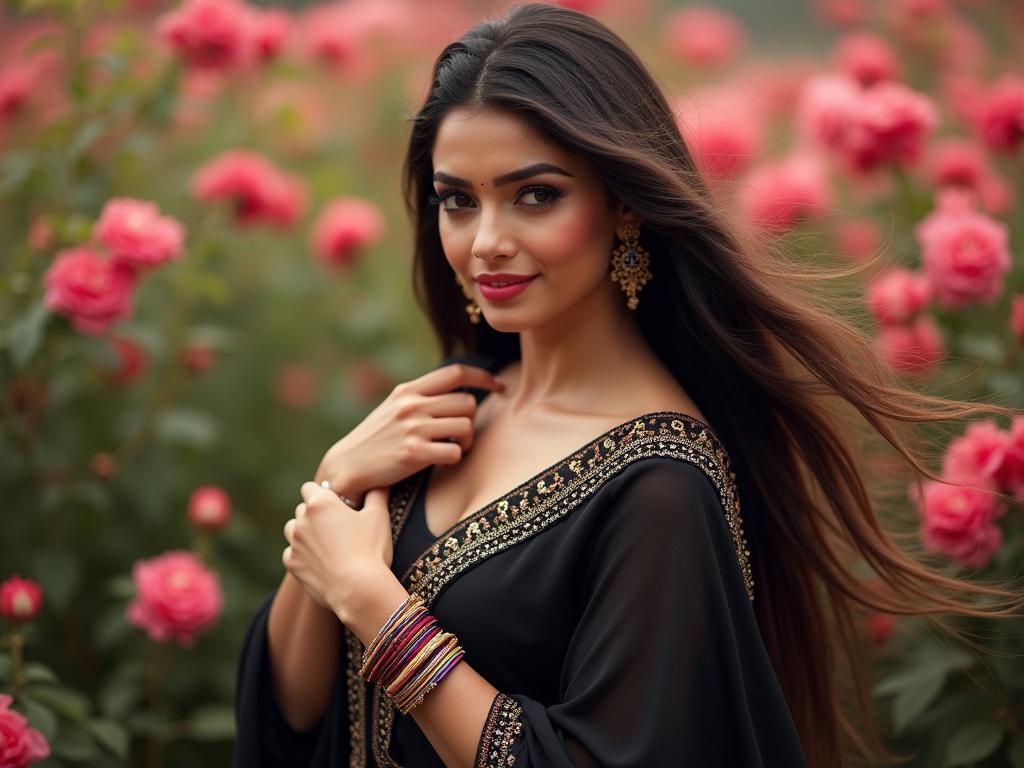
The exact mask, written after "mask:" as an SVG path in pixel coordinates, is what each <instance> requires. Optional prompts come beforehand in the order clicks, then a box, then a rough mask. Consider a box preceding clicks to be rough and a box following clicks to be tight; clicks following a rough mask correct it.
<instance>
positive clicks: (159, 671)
mask: <svg viewBox="0 0 1024 768" xmlns="http://www.w3.org/2000/svg"><path fill="white" fill-rule="evenodd" d="M169 660H170V641H167V642H164V643H157V644H156V645H155V647H154V653H153V659H152V663H151V665H150V670H149V711H150V712H151V713H152V714H153V715H154V717H155V718H156V719H157V720H158V721H159V723H160V726H159V728H157V729H156V730H155V731H154V732H153V733H152V734H151V735H150V737H149V751H148V755H147V761H146V765H147V767H148V768H163V765H164V763H165V761H166V752H167V741H168V734H167V733H166V732H165V730H164V727H163V726H164V723H163V714H164V697H163V694H164V677H165V676H166V674H167V664H168V662H169Z"/></svg>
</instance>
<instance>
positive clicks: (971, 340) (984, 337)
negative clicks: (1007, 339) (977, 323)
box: [957, 333, 1006, 365]
mask: <svg viewBox="0 0 1024 768" xmlns="http://www.w3.org/2000/svg"><path fill="white" fill-rule="evenodd" d="M957 347H958V352H960V353H961V354H963V355H965V356H967V357H970V358H973V359H975V360H980V361H981V362H985V363H993V364H995V365H999V364H1001V363H1002V362H1003V357H1004V356H1005V355H1006V348H1005V344H1004V343H1003V340H1002V339H1001V338H1000V337H999V336H998V335H996V334H994V333H974V334H964V335H962V336H960V338H959V339H957Z"/></svg>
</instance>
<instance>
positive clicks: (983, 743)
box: [942, 720, 1003, 768]
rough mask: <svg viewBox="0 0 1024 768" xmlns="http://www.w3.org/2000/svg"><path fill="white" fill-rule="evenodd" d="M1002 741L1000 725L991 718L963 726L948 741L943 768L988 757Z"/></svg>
mask: <svg viewBox="0 0 1024 768" xmlns="http://www.w3.org/2000/svg"><path fill="white" fill-rule="evenodd" d="M1002 741H1003V729H1002V727H1001V726H1000V725H999V724H998V723H995V722H992V721H991V720H989V721H986V722H981V723H971V724H970V725H967V726H964V727H963V728H961V729H960V730H958V731H957V732H956V733H954V734H953V738H952V739H950V741H949V746H948V747H947V748H946V759H945V762H943V764H942V765H943V768H951V766H957V765H964V764H965V763H973V762H975V761H977V760H981V759H983V758H986V757H988V756H989V755H991V754H992V753H993V752H995V751H996V748H997V747H998V746H999V745H1000V744H1001V743H1002Z"/></svg>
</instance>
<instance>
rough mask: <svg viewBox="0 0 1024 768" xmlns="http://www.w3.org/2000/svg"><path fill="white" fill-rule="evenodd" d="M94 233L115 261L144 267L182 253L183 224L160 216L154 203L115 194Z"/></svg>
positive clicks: (140, 267)
mask: <svg viewBox="0 0 1024 768" xmlns="http://www.w3.org/2000/svg"><path fill="white" fill-rule="evenodd" d="M94 236H95V238H96V239H97V240H98V241H99V242H101V243H103V245H105V246H106V248H107V250H108V251H109V252H110V255H111V256H112V257H113V258H114V260H115V261H119V262H121V263H123V264H126V265H127V266H130V267H135V268H136V269H146V268H148V267H156V266H159V265H161V264H163V263H165V262H168V261H171V260H172V259H176V258H178V256H180V255H181V246H182V243H183V242H184V240H185V227H184V226H182V224H181V222H180V221H178V220H177V219H174V218H171V217H169V216H161V215H160V212H159V210H158V209H157V207H156V205H154V204H153V203H148V202H144V201H142V200H134V199H132V198H129V197H115V198H112V199H110V200H108V201H107V202H106V204H105V205H104V206H103V210H102V211H101V212H100V217H99V220H98V221H97V222H96V229H95V232H94Z"/></svg>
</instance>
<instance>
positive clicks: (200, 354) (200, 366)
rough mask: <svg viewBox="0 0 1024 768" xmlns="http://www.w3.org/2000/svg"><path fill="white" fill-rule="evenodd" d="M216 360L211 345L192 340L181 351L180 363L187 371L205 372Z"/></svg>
mask: <svg viewBox="0 0 1024 768" xmlns="http://www.w3.org/2000/svg"><path fill="white" fill-rule="evenodd" d="M215 360H216V355H215V354H214V351H213V347H211V346H209V345H208V344H202V343H200V342H192V343H191V344H188V345H187V346H186V347H185V348H184V349H183V350H182V351H181V364H182V365H183V366H184V367H185V370H186V371H188V372H189V373H206V372H207V371H208V370H210V367H211V366H212V365H213V363H214V361H215Z"/></svg>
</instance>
